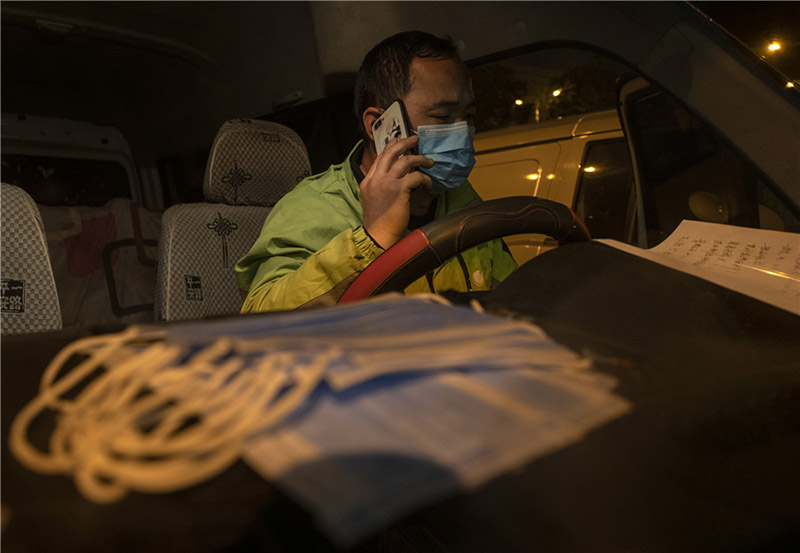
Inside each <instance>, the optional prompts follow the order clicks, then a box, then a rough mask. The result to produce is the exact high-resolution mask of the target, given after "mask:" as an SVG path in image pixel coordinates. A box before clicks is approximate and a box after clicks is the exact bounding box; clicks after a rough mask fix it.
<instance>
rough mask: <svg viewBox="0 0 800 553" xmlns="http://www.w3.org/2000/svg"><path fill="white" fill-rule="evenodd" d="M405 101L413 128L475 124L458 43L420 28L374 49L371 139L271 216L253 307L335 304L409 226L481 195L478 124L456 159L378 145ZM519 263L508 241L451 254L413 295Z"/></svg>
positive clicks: (369, 74)
mask: <svg viewBox="0 0 800 553" xmlns="http://www.w3.org/2000/svg"><path fill="white" fill-rule="evenodd" d="M398 98H399V99H402V100H403V102H404V104H405V108H406V112H407V114H408V120H409V123H410V125H411V128H412V130H413V131H414V132H419V133H421V134H423V135H424V136H427V135H428V134H430V132H429V131H433V133H432V134H434V135H436V134H443V135H448V134H450V133H451V132H458V133H461V138H462V139H463V138H464V136H463V133H464V131H466V130H467V125H465V124H463V123H462V124H460V125H459V123H461V122H464V121H465V122H467V123H468V124H471V120H472V117H473V116H474V114H475V97H474V95H473V92H472V85H471V82H470V78H469V73H468V72H467V69H466V67H465V66H464V63H463V62H462V61H461V59H460V58H459V56H458V53H457V50H456V47H455V45H454V44H453V42H452V41H451V40H449V39H440V38H437V37H435V36H433V35H429V34H427V33H422V32H419V31H409V32H404V33H399V34H397V35H394V36H392V37H389V38H387V39H386V40H384V41H383V42H381V43H380V44H378V45H377V46H375V47H374V48H373V49H372V50H371V51H370V52H369V53H368V54H367V55H366V57H365V58H364V62H363V63H362V65H361V68H360V69H359V72H358V76H357V80H356V92H355V112H356V116H357V117H358V118H359V120H360V121H361V124H362V130H363V133H364V136H365V138H364V140H362V141H360V142H359V143H358V144H357V145H356V146H355V148H354V149H353V151H352V152H351V153H350V155H349V156H348V158H347V159H346V160H345V161H344V162H343V163H341V164H339V165H332V166H331V167H330V168H329V169H328V170H327V171H326V172H324V173H321V174H319V175H314V176H311V177H308V178H307V179H305V180H303V181H302V182H301V183H300V184H299V185H298V186H297V187H296V188H295V189H294V190H293V191H292V192H290V193H289V194H287V195H286V196H284V197H283V199H281V201H280V202H278V204H277V205H276V206H275V208H274V209H273V210H272V211H271V212H270V214H269V216H268V217H267V220H266V222H265V223H264V227H263V229H262V231H261V235H260V236H259V238H258V240H257V241H256V243H255V244H254V245H253V247H252V248H251V249H250V251H249V252H248V253H247V254H246V255H245V256H244V257H243V258H242V259H240V260H239V262H238V263H237V265H236V273H237V278H238V282H239V287H240V288H242V289H243V290H247V291H248V294H247V298H246V299H245V301H244V305H243V306H242V312H243V313H246V312H250V311H270V310H282V309H295V308H298V307H316V306H323V305H333V304H335V303H336V301H337V300H338V299H339V297H341V295H342V294H343V293H344V291H345V290H346V289H347V287H348V286H349V285H350V283H352V281H353V280H354V279H355V278H356V277H357V276H358V274H359V273H360V272H361V271H363V270H364V269H365V268H366V267H367V266H368V265H369V264H370V263H371V262H372V261H374V260H375V259H376V258H377V257H378V256H379V255H380V254H381V253H383V252H384V251H385V250H386V249H387V248H389V247H391V246H392V245H393V244H395V243H396V242H398V241H399V240H400V239H402V238H403V236H404V235H405V234H407V232H408V231H409V230H411V229H414V228H418V227H420V226H422V225H424V224H426V223H428V222H430V221H432V220H433V219H436V218H439V217H441V216H443V215H445V214H447V213H449V212H451V211H454V210H456V209H458V208H461V207H464V206H467V205H469V204H473V203H475V202H479V201H480V198H479V197H478V195H477V194H476V193H475V191H474V190H473V189H472V186H470V184H469V183H468V182H467V181H466V180H465V179H466V176H467V174H468V173H469V171H470V170H471V168H472V165H473V164H474V155H473V154H474V151H473V150H472V141H471V137H472V133H473V132H474V131H473V130H472V129H469V134H468V137H467V142H468V144H467V146H468V147H465V148H461V151H459V152H458V154H459V155H457V156H456V158H457V159H455V160H454V159H447V163H445V162H444V161H441V159H444V158H441V157H440V163H439V166H438V167H437V166H436V162H435V161H434V160H433V159H431V158H429V157H426V156H425V155H424V154H425V153H426V152H425V149H426V148H422V147H421V151H420V154H419V155H412V153H411V152H412V150H413V149H414V148H415V147H416V146H417V144H418V143H419V141H420V137H419V136H417V135H413V136H411V137H409V138H405V139H394V141H392V142H389V144H388V145H387V146H386V147H385V148H384V150H383V151H382V152H381V154H380V155H378V154H377V153H376V149H375V145H374V143H373V138H372V124H373V123H374V122H375V121H376V120H377V119H378V118H379V117H380V116H381V114H382V113H383V111H384V110H385V109H386V108H388V107H389V106H390V105H391V104H392V103H393V102H394V100H396V99H398ZM434 125H435V127H432V126H434ZM432 143H433V144H434V147H433V149H434V150H435V144H436V140H435V139H434V140H433V142H432ZM432 156H433V154H432ZM433 157H437V156H433ZM515 268H516V264H515V263H514V260H513V259H512V258H511V256H510V254H509V253H508V251H507V250H506V249H505V248H504V245H503V243H502V241H500V240H493V241H491V242H488V243H486V244H482V245H480V246H477V247H475V248H472V249H470V250H468V251H466V252H463V253H462V254H459V255H458V256H457V257H456V258H453V259H451V260H449V261H448V262H446V263H445V264H444V265H442V266H441V267H439V268H438V269H436V270H435V271H432V273H431V274H428V275H426V276H425V277H423V278H420V279H419V280H417V281H416V282H414V283H412V284H411V285H410V286H409V287H408V288H406V293H419V292H432V291H442V290H446V289H456V290H461V291H467V290H487V289H489V288H490V287H491V285H492V284H493V283H496V282H499V281H502V280H503V279H504V278H506V277H507V276H508V275H509V274H510V273H511V272H512V271H513V270H514V269H515Z"/></svg>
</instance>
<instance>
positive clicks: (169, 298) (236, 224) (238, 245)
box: [155, 119, 311, 321]
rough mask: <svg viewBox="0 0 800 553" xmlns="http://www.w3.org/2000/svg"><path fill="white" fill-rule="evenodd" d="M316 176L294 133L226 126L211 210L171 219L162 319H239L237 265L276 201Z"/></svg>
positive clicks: (161, 284) (250, 123)
mask: <svg viewBox="0 0 800 553" xmlns="http://www.w3.org/2000/svg"><path fill="white" fill-rule="evenodd" d="M310 174H311V167H310V164H309V160H308V153H307V151H306V147H305V145H304V144H303V141H302V140H301V139H300V137H299V136H298V135H297V134H296V133H295V132H294V131H292V130H291V129H289V128H287V127H285V126H283V125H279V124H277V123H272V122H267V121H259V120H249V119H235V120H231V121H227V122H226V123H224V124H223V125H222V127H221V128H220V130H219V132H218V133H217V136H216V138H215V139H214V143H213V145H212V147H211V153H210V155H209V158H208V163H207V165H206V172H205V178H204V181H203V196H204V198H205V200H206V202H203V203H192V204H178V205H174V206H172V207H170V208H169V209H167V210H166V211H165V212H164V216H163V219H162V224H161V238H160V240H159V261H158V271H157V277H156V300H155V301H156V319H157V320H165V321H172V320H187V319H201V318H205V317H210V316H217V315H230V314H234V313H239V311H240V309H241V306H242V299H243V292H240V291H239V288H238V286H237V284H236V277H235V274H234V270H233V267H234V265H235V264H236V261H237V260H238V259H239V258H240V257H242V256H243V255H244V254H245V253H246V252H247V251H248V250H249V249H250V247H251V246H252V245H253V243H255V241H256V238H258V235H259V233H260V232H261V227H262V225H263V224H264V220H265V219H266V217H267V214H268V213H269V211H270V210H271V209H272V207H273V206H274V205H275V204H276V203H277V201H278V200H279V199H280V198H281V197H282V196H283V195H284V194H286V193H287V192H289V191H290V190H292V189H293V188H294V186H295V185H296V184H297V183H298V182H300V181H301V180H303V178H305V177H306V176H308V175H310Z"/></svg>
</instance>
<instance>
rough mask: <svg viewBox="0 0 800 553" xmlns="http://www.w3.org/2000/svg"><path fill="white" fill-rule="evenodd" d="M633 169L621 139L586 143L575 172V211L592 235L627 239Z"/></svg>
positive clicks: (631, 209) (626, 146)
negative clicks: (576, 175) (582, 156)
mask: <svg viewBox="0 0 800 553" xmlns="http://www.w3.org/2000/svg"><path fill="white" fill-rule="evenodd" d="M634 207H635V191H634V186H633V170H632V168H631V160H630V154H629V152H628V144H627V143H626V142H625V139H623V138H618V139H613V140H598V141H595V142H590V143H589V144H588V145H587V147H586V154H585V156H584V158H583V162H582V163H581V171H580V172H579V173H578V191H577V197H576V200H575V212H576V213H577V214H578V216H579V217H580V218H581V219H583V221H584V222H585V223H586V226H587V228H588V229H589V233H590V234H591V235H592V237H593V238H613V239H615V240H620V241H624V242H629V241H631V236H630V230H629V228H628V227H629V225H628V224H627V222H629V221H630V220H631V216H632V214H633V212H634Z"/></svg>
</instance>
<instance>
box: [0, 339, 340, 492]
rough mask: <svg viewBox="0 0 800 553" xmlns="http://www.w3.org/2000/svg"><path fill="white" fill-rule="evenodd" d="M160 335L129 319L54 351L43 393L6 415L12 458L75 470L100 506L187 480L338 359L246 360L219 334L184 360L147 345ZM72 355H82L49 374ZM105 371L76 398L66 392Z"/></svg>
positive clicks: (223, 459)
mask: <svg viewBox="0 0 800 553" xmlns="http://www.w3.org/2000/svg"><path fill="white" fill-rule="evenodd" d="M160 337H162V334H161V333H152V332H150V333H145V332H142V331H141V330H140V329H138V328H136V327H132V328H131V329H129V330H128V331H126V332H123V333H121V334H117V335H108V336H98V337H93V338H86V339H83V340H79V341H77V342H74V343H72V344H71V345H69V346H68V347H67V348H65V349H64V350H62V351H61V352H60V353H59V354H58V355H57V356H56V357H55V358H54V359H53V361H52V362H51V363H50V364H49V365H48V367H47V369H46V370H45V373H44V376H43V378H42V383H41V390H40V393H39V395H38V396H37V397H36V398H34V399H33V401H31V402H30V403H29V404H28V405H26V406H25V407H24V408H23V409H22V411H20V413H19V414H18V415H17V417H16V418H15V420H14V421H13V422H12V425H11V433H10V438H9V446H10V448H11V451H12V452H13V453H14V455H15V456H16V457H17V458H18V459H19V460H20V461H21V462H22V463H23V464H24V465H26V466H27V467H28V468H31V469H33V470H37V471H39V472H44V473H70V472H72V473H74V477H75V482H76V485H77V486H78V488H79V490H80V491H81V492H82V493H83V494H84V495H85V496H86V497H88V498H89V499H92V500H93V501H97V502H101V503H105V502H110V501H115V500H118V499H120V498H121V497H123V496H124V495H125V493H127V491H128V490H137V491H143V492H165V491H171V490H175V489H179V488H183V487H186V486H189V485H192V484H195V483H197V482H200V481H203V480H205V479H207V478H210V477H211V476H213V475H214V474H217V473H218V472H220V471H222V470H224V469H225V468H226V467H228V466H229V465H230V464H231V463H233V462H234V461H235V460H236V459H237V458H238V457H239V455H240V454H241V451H242V449H243V442H244V440H245V439H246V438H248V437H249V436H252V435H254V434H255V433H257V432H259V431H263V430H264V429H266V428H269V427H271V426H272V425H274V424H277V423H278V422H280V421H281V420H282V419H283V418H284V417H286V416H287V415H288V414H290V413H291V412H293V411H294V410H295V409H296V408H297V407H298V406H299V405H301V404H302V403H303V402H305V401H306V399H307V398H308V396H309V395H310V394H311V393H312V392H313V391H314V390H315V389H316V388H317V386H318V385H319V382H320V381H321V380H322V378H323V376H324V374H325V370H326V368H327V367H328V366H329V365H330V364H331V363H332V362H334V360H335V359H337V358H340V357H341V356H342V352H341V350H340V349H339V348H337V347H333V346H329V347H325V348H318V351H315V352H312V354H308V348H300V349H298V351H277V352H275V353H267V354H265V355H262V356H261V358H260V359H257V360H256V362H255V364H253V363H252V362H248V361H247V360H246V357H245V356H243V355H240V354H237V350H238V349H239V346H240V345H241V344H240V343H239V342H238V341H236V340H231V339H227V338H223V339H219V340H217V341H215V342H213V343H211V344H209V345H208V346H205V347H203V348H202V349H201V350H200V351H196V352H194V353H193V354H192V355H191V357H190V358H189V359H188V360H184V359H185V358H186V357H187V354H188V350H187V346H186V345H183V346H182V345H180V344H167V343H158V342H157V343H152V344H149V345H147V342H151V341H152V340H154V339H157V338H160ZM272 345H273V346H275V344H274V343H273V344H272ZM188 348H189V349H191V348H196V345H191V344H190V345H189V346H188ZM262 351H263V350H262ZM73 355H88V358H87V359H85V360H84V361H82V362H81V363H79V364H78V365H77V366H76V367H75V368H73V369H71V370H70V371H68V372H66V373H65V374H64V375H63V376H62V377H61V378H59V379H58V380H56V379H55V378H56V376H57V375H58V374H59V373H60V372H61V370H62V368H63V367H64V364H65V363H66V362H68V361H69V360H70V358H72V357H73ZM225 358H227V359H225ZM223 359H225V360H223ZM101 368H103V369H105V372H103V373H102V374H101V375H99V376H96V377H95V378H94V379H93V380H92V381H91V382H89V383H88V384H87V385H86V386H85V387H84V388H83V390H81V391H80V392H79V393H78V394H77V396H76V397H75V398H74V399H64V397H63V396H65V394H67V393H68V392H70V391H71V390H73V389H74V388H75V387H76V386H78V385H80V384H82V383H83V382H84V381H85V380H86V379H87V377H89V376H91V375H92V374H93V373H95V372H96V371H97V370H99V369H101ZM47 410H56V411H57V412H58V413H59V417H58V422H57V426H56V428H55V429H54V430H53V432H52V434H51V436H50V441H49V451H48V452H46V453H45V452H42V451H40V450H38V449H37V448H35V447H33V445H32V444H31V443H30V442H29V441H28V440H27V432H28V428H29V426H30V424H31V423H32V422H33V420H34V419H36V418H37V417H38V416H39V415H40V414H42V413H43V412H45V411H47Z"/></svg>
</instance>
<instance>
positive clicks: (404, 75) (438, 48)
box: [353, 31, 460, 133]
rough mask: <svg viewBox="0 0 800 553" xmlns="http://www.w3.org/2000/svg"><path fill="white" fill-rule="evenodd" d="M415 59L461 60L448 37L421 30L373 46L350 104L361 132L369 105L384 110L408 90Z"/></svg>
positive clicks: (359, 72) (405, 33)
mask: <svg viewBox="0 0 800 553" xmlns="http://www.w3.org/2000/svg"><path fill="white" fill-rule="evenodd" d="M414 58H430V59H460V57H459V55H458V47H457V46H456V45H455V43H454V42H453V39H451V38H450V37H449V36H445V37H443V38H439V37H437V36H434V35H432V34H429V33H424V32H422V31H405V32H402V33H397V34H396V35H392V36H390V37H389V38H387V39H385V40H383V41H381V42H380V43H379V44H377V45H376V46H374V47H373V48H372V50H370V51H369V52H368V53H367V55H366V56H364V61H363V62H362V63H361V67H360V68H359V70H358V75H357V76H356V90H355V101H354V106H353V107H354V111H355V115H356V119H358V121H359V128H360V129H361V130H362V133H363V131H364V128H363V127H364V125H363V124H361V116H362V115H363V113H364V110H366V109H367V108H368V107H370V106H375V107H380V108H383V109H386V108H387V107H389V105H390V104H391V103H392V102H393V101H395V100H396V99H397V98H400V97H402V96H405V95H406V94H407V93H408V91H409V90H410V89H411V78H410V76H409V69H410V67H411V62H412V61H413V60H414Z"/></svg>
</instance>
